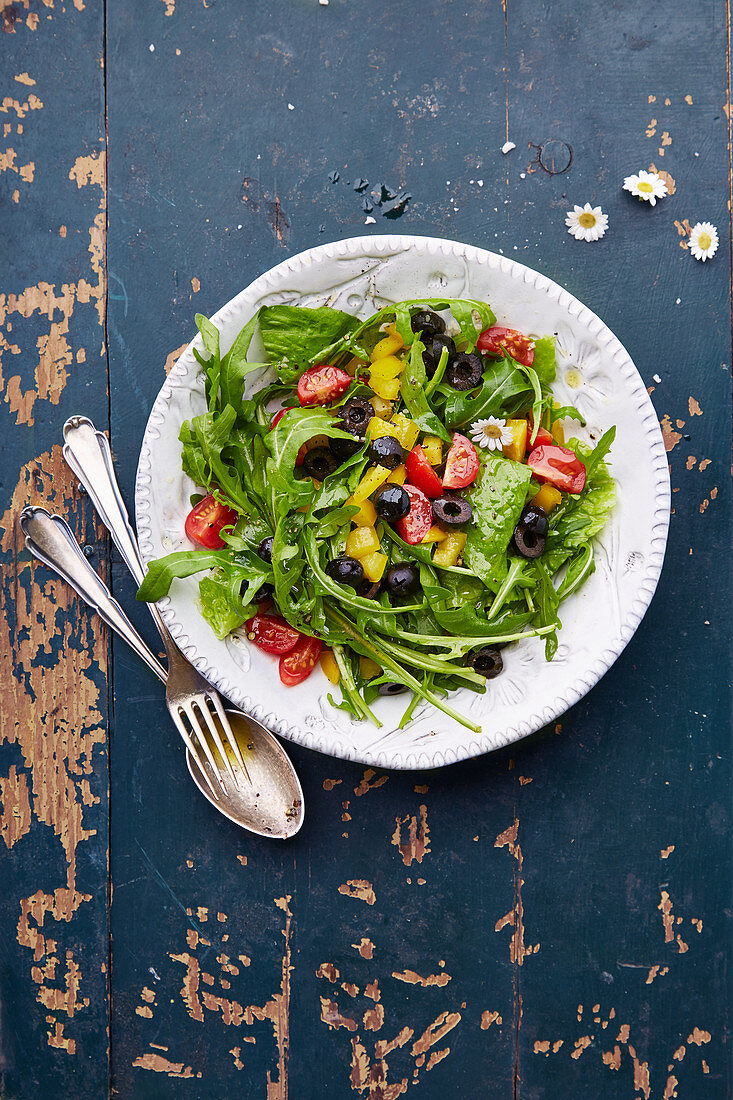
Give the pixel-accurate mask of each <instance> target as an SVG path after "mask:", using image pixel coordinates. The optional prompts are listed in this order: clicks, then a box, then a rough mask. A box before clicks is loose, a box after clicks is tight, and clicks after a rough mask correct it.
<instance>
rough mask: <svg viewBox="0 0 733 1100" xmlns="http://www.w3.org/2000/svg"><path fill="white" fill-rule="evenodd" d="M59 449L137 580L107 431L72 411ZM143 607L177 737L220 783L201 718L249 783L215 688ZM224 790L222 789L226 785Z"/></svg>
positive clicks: (136, 557)
mask: <svg viewBox="0 0 733 1100" xmlns="http://www.w3.org/2000/svg"><path fill="white" fill-rule="evenodd" d="M63 454H64V458H65V459H66V462H67V463H68V465H69V466H70V467H71V469H72V470H73V471H74V473H75V474H76V476H77V477H78V479H79V481H80V482H81V483H82V485H83V486H84V488H85V489H86V491H87V493H88V494H89V496H90V498H91V501H92V503H93V505H94V507H95V509H96V510H97V513H98V515H99V518H100V519H101V520H102V523H103V524H104V525H105V527H106V528H107V530H108V531H109V533H110V535H111V536H112V538H113V540H114V543H115V545H116V547H117V549H118V550H119V552H120V554H121V555H122V558H123V560H124V562H125V564H126V565H127V568H128V569H129V570H130V572H131V573H132V575H133V577H134V578H135V581H136V582H137V584H138V586H139V585H140V584H142V580H143V577H144V576H145V567H144V565H143V562H142V558H141V557H140V550H139V547H138V544H137V539H136V538H135V535H134V534H133V531H132V528H131V526H130V521H129V519H128V516H127V510H126V508H125V504H124V501H123V500H122V494H121V493H120V488H119V485H118V484H117V477H116V475H115V472H114V467H113V465H112V454H111V451H110V449H109V443H108V441H107V437H106V436H105V435H103V433H102V432H98V431H97V430H96V428H95V427H94V425H93V424H92V422H91V420H89V419H88V418H87V417H85V416H72V417H70V418H69V419H68V420H67V421H66V423H65V424H64V448H63ZM148 610H149V611H150V614H151V615H152V616H153V620H154V622H155V625H156V626H157V628H158V633H159V634H160V636H161V638H162V639H163V645H164V646H165V652H166V656H167V658H168V680H167V683H166V689H165V698H166V703H167V704H168V710H169V711H170V714H171V717H172V718H173V721H174V722H175V724H176V726H177V727H178V731H179V733H180V734H181V737H183V739H184V741H186V744H188V741H189V740H190V739H191V734H193V736H194V737H195V738H196V739H197V741H198V742H199V743H200V745H201V747H202V748H203V750H204V752H205V753H206V755H207V757H208V759H209V762H210V764H211V767H212V770H213V772H214V774H215V775H216V776H217V777H219V782H220V783H221V784H222V786H224V783H223V780H222V779H221V778H220V773H219V769H218V768H217V767H216V764H215V762H214V758H213V754H212V749H211V746H210V745H209V740H208V738H207V737H206V735H205V733H204V730H203V728H202V725H201V719H203V721H204V723H205V724H206V728H207V729H208V731H209V733H210V734H211V737H212V738H213V741H214V744H215V745H216V748H217V750H218V752H219V755H220V756H221V759H222V761H223V763H224V766H225V767H226V769H227V772H228V774H229V776H230V777H231V779H232V781H233V782H234V783H235V785H236V786H238V787H239V788H240V789H241V782H240V780H239V777H238V774H237V772H239V771H241V774H242V775H244V777H245V778H246V779H247V781H248V782H249V783H251V779H250V776H249V772H248V771H247V765H246V764H245V762H244V758H243V757H242V751H241V749H240V747H239V745H238V744H237V739H236V737H235V736H234V734H233V732H232V728H231V726H230V724H229V719H228V717H227V715H226V712H225V710H224V706H223V704H222V701H221V697H220V695H219V693H218V692H217V691H216V690H215V689H214V688H213V687H212V686H211V684H210V683H209V682H208V681H207V680H205V679H204V677H203V676H202V675H201V674H200V673H199V672H198V671H197V670H196V669H195V668H194V667H193V665H192V664H191V662H190V661H189V660H188V659H187V658H186V657H185V656H184V655H183V654H182V653H181V651H180V649H179V648H178V646H177V645H176V643H175V641H174V639H173V637H172V635H171V634H170V632H169V630H168V628H167V627H166V625H165V623H164V622H163V619H162V618H161V615H160V612H159V611H158V609H157V607H156V606H155V604H148ZM217 723H218V725H217ZM218 727H221V730H222V732H223V734H224V737H225V739H226V742H227V745H228V746H229V748H230V749H231V752H232V753H233V754H234V758H235V760H236V762H237V764H238V768H237V772H235V770H234V768H233V767H232V761H231V759H230V755H229V753H228V752H227V750H226V748H225V746H224V743H223V741H222V738H221V734H220V732H219V728H218ZM224 791H225V793H226V788H224Z"/></svg>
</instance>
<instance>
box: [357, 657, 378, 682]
mask: <svg viewBox="0 0 733 1100" xmlns="http://www.w3.org/2000/svg"><path fill="white" fill-rule="evenodd" d="M381 671H382V666H381V665H378V664H377V662H376V661H373V660H372V659H371V657H360V658H359V675H360V676H361V678H362V680H373V679H374V677H375V676H379V674H380V672H381Z"/></svg>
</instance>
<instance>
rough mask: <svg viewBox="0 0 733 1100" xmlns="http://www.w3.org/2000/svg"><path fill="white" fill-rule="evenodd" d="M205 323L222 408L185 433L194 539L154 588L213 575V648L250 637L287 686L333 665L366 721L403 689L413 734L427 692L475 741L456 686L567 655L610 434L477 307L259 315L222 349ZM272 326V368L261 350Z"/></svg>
mask: <svg viewBox="0 0 733 1100" xmlns="http://www.w3.org/2000/svg"><path fill="white" fill-rule="evenodd" d="M196 323H197V326H198V328H199V331H200V333H201V338H202V341H203V348H204V354H201V353H200V352H199V351H198V350H196V349H194V354H195V355H196V358H197V359H198V362H199V363H200V365H201V368H202V371H203V374H204V381H205V395H206V411H205V412H203V413H201V415H199V416H196V417H193V418H192V419H191V420H190V421H186V422H185V423H184V424H183V425H182V426H181V432H180V440H181V442H182V445H183V452H182V464H183V470H184V472H185V473H186V474H187V475H188V476H189V477H190V478H191V479H192V480H193V481H194V482H195V484H196V485H198V486H200V487H201V492H200V493H199V494H198V495H197V496H195V497H192V500H191V503H192V509H191V512H190V513H189V515H188V517H187V519H186V524H185V532H186V535H187V536H188V538H189V540H190V541H191V543H192V544H193V546H195V547H196V549H191V550H184V551H180V552H177V553H173V554H169V555H168V556H167V557H163V558H160V559H158V560H156V561H154V562H152V563H151V565H150V566H149V569H148V571H147V574H146V576H145V579H144V581H143V584H142V586H141V588H140V591H139V593H138V598H139V599H141V600H147V601H151V602H152V601H157V600H159V599H161V598H162V597H163V596H165V595H166V594H167V593H168V591H169V589H170V586H171V584H172V583H173V581H174V580H175V579H176V578H181V577H188V576H191V575H193V574H196V573H202V574H203V576H202V577H201V579H200V581H199V594H200V608H201V613H202V614H203V616H204V618H205V619H206V621H207V622H208V623H209V625H210V626H211V628H212V630H213V631H214V633H215V634H216V636H217V637H218V638H224V637H226V636H227V635H229V634H231V633H233V632H242V631H243V632H244V633H245V634H246V637H247V639H249V641H250V642H251V643H252V644H253V645H255V646H258V647H259V648H260V649H261V650H264V651H265V652H266V653H270V654H273V655H274V657H275V658H276V659H277V661H278V672H279V677H280V680H281V681H282V683H283V684H285V685H287V686H294V685H296V684H300V683H302V682H303V681H304V680H305V679H306V678H307V677H308V676H309V675H310V674H311V673H312V672H313V670H314V668H315V666H316V664H318V663H319V662H320V667H321V669H322V671H323V673H324V674H325V676H326V677H327V678H328V680H329V681H330V682H331V684H332V685H333V688H334V693H331V694H329V700H330V702H331V703H332V704H333V705H334V706H337V707H341V708H343V709H345V710H346V711H348V712H349V713H350V714H352V715H353V716H354V717H355V718H360V719H369V720H371V721H372V722H374V723H376V725H377V726H379V725H381V721H380V719H379V714H378V710H379V707H378V706H376V707H375V706H374V704H375V701H376V700H377V699H378V697H379V696H380V695H397V694H402V693H405V695H406V699H405V702H406V709H405V711H404V714H403V716H402V720H401V724H400V725H401V727H404V725H405V724H406V723H407V722H409V720H410V718H411V717H412V715H413V713H414V711H415V707H416V706H417V705H418V704H419V703H420V702H421V701H422V700H425V701H427V702H429V703H431V704H432V705H433V706H435V707H437V708H438V709H439V710H441V711H443V712H444V713H445V714H447V715H450V716H451V717H452V718H454V719H455V720H456V721H458V722H460V723H461V724H462V725H464V726H466V727H467V728H469V729H472V730H475V731H476V732H479V731H480V726H477V725H475V724H474V723H473V722H471V721H470V720H469V719H468V718H467V717H465V716H463V715H462V714H460V713H459V712H458V711H457V710H456V709H455V708H454V707H453V705H452V703H451V698H450V697H451V693H452V692H454V691H455V690H456V689H457V688H468V689H470V690H472V691H475V692H478V693H483V692H485V691H486V690H487V683H488V681H490V680H491V679H493V678H494V677H496V676H498V675H500V674H501V672H502V668H503V657H502V649H503V647H504V646H507V645H509V644H511V643H514V642H518V641H520V640H522V639H525V638H530V637H541V638H543V639H544V644H545V651H546V656H547V659H548V660H551V659H552V657H553V655H554V654H555V652H556V650H557V645H558V642H557V632H558V630H559V629H560V627H561V619H560V608H561V604H562V602H563V601H564V600H565V599H566V598H567V597H568V596H569V595H570V594H571V593H573V592H575V591H576V590H577V589H578V588H579V587H580V586H581V585H582V584H583V583H584V582H585V581H586V580H587V579H588V577H589V576H590V575H591V573H592V572H593V570H594V548H593V542H594V538H595V537H596V536H597V535H598V533H599V532H600V531H601V530H602V528H603V527H604V525H605V523H606V521H607V520H608V517H609V514H610V512H611V510H612V508H613V505H614V499H615V484H614V481H613V478H612V477H611V474H610V473H609V470H608V466H607V464H606V456H607V454H608V451H609V449H610V447H611V444H612V442H613V439H614V436H615V428H611V429H610V430H609V431H607V432H606V433H605V434H604V435H603V436H602V437H601V438H600V439H599V440H598V441H597V442H596V443H595V446H593V447H592V446H589V445H586V444H585V443H582V442H580V441H579V440H578V439H577V438H573V437H571V438H568V439H566V438H565V434H566V426H568V425H571V424H572V423H573V422H574V421H578V422H580V424H584V421H583V418H582V416H581V415H580V413H579V412H578V411H577V410H576V409H574V408H572V407H570V406H562V407H559V406H558V404H557V402H556V400H555V399H554V397H553V394H552V390H551V385H552V382H553V381H554V378H555V340H554V337H553V336H541V337H538V338H532V337H530V336H528V335H525V334H522V333H519V332H517V331H515V330H513V329H509V328H506V327H504V326H500V325H497V324H496V317H495V316H494V314H493V313H492V311H491V309H490V308H489V306H488V305H486V304H485V303H483V302H479V301H473V300H470V299H416V300H412V301H404V302H399V303H397V304H393V305H388V306H385V307H384V308H383V309H380V310H379V311H378V312H376V313H375V314H373V316H371V317H369V318H368V319H367V320H364V321H362V320H359V319H357V318H356V317H353V316H351V315H350V314H347V313H344V312H341V311H340V310H337V309H333V308H330V307H327V306H324V307H321V308H318V309H307V308H304V307H299V306H291V305H272V306H263V307H262V308H261V309H260V310H259V311H258V312H257V313H256V314H255V316H254V317H253V318H252V319H251V320H250V321H249V323H248V324H247V325H245V327H244V328H243V329H242V331H241V332H240V333H239V335H238V336H237V338H236V340H235V341H234V343H233V345H232V346H231V348H230V349H229V350H228V351H227V352H226V353H223V352H222V350H221V347H220V342H219V332H218V330H217V328H216V326H215V325H214V324H213V323H212V322H211V321H209V320H208V319H207V318H206V317H203V316H201V315H198V316H197V317H196ZM256 332H258V333H259V336H260V338H261V343H262V345H263V347H264V351H265V357H266V362H265V363H263V362H252V361H250V360H249V358H248V354H249V351H250V346H251V344H252V340H253V338H254V336H255V333H256ZM263 367H266V368H268V370H267V373H266V374H265V375H264V379H263V381H265V382H266V384H263V385H261V386H260V387H259V388H256V387H252V386H248V385H247V378H248V375H250V374H251V373H252V372H255V371H258V372H259V375H260V377H261V378H262V375H263ZM267 379H269V381H267ZM250 381H251V380H250ZM253 389H254V392H250V391H251V390H253ZM273 663H274V662H273ZM273 674H275V670H274V668H273ZM335 689H338V693H339V694H338V697H335Z"/></svg>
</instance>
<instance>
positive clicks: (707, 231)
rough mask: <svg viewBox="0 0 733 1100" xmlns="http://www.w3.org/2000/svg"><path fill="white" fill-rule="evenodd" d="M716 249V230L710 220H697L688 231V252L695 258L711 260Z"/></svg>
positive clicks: (703, 260)
mask: <svg viewBox="0 0 733 1100" xmlns="http://www.w3.org/2000/svg"><path fill="white" fill-rule="evenodd" d="M717 251H718V230H717V229H716V228H715V226H714V225H713V224H712V222H698V223H697V225H694V226H693V227H692V232H691V233H690V252H691V253H692V255H693V256H694V257H695V259H696V260H702V262H703V263H705V260H711V259H712V258H713V256H714V255H715V253H716V252H717Z"/></svg>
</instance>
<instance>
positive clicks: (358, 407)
mask: <svg viewBox="0 0 733 1100" xmlns="http://www.w3.org/2000/svg"><path fill="white" fill-rule="evenodd" d="M374 415H375V414H374V405H372V403H371V401H367V399H366V398H365V397H350V398H349V400H348V401H344V403H343V405H342V406H341V408H339V409H337V410H336V416H339V417H340V418H341V419H342V420H343V422H344V423H343V429H344V431H345V432H351V433H352V434H353V435H361V436H363V435H364V433H365V432H366V429H367V424H368V423H369V421H370V420H371V419H372V417H373V416H374Z"/></svg>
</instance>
